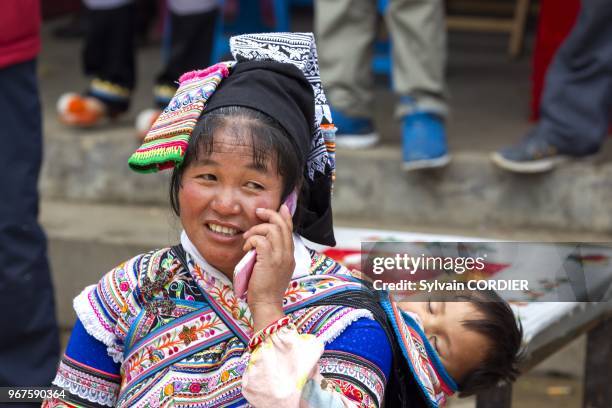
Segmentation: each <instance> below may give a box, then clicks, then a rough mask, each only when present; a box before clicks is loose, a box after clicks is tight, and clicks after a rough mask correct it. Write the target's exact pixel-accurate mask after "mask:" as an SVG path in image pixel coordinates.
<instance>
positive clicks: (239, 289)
mask: <svg viewBox="0 0 612 408" xmlns="http://www.w3.org/2000/svg"><path fill="white" fill-rule="evenodd" d="M283 204H285V205H287V207H288V208H289V212H290V213H291V215H293V214H295V208H296V206H297V193H296V192H295V190H294V191H293V192H291V194H289V197H287V199H286V200H285V202H284V203H283ZM256 261H257V252H255V250H254V249H251V250H250V251H249V252H247V253H246V255H244V256H243V257H242V259H241V260H240V262H238V264H237V265H236V267H235V268H234V295H235V296H236V297H243V296H244V295H245V294H246V291H247V288H248V287H249V280H250V279H251V274H252V273H253V267H254V266H255V262H256Z"/></svg>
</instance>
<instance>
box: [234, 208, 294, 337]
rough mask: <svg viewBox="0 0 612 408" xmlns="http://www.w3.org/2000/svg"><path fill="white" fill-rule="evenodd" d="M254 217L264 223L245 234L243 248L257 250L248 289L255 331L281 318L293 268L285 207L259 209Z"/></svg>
mask: <svg viewBox="0 0 612 408" xmlns="http://www.w3.org/2000/svg"><path fill="white" fill-rule="evenodd" d="M256 214H257V216H258V217H259V218H260V219H261V220H262V221H263V223H262V224H258V225H255V226H254V227H252V228H251V229H249V230H248V231H247V232H245V233H244V238H245V241H246V242H245V244H244V247H243V249H244V250H245V251H248V250H250V249H253V248H254V249H255V250H256V251H257V260H256V261H255V266H254V267H253V274H252V275H251V279H250V281H249V286H248V290H247V303H248V304H249V309H250V310H251V314H252V316H253V322H254V326H255V327H254V329H255V331H257V330H260V329H262V328H264V327H266V326H268V325H269V324H270V323H273V322H274V321H276V320H278V319H280V318H282V317H283V316H284V312H283V297H284V295H285V291H286V290H287V287H288V286H289V281H290V280H291V276H292V275H293V270H294V269H295V259H294V257H293V222H292V217H291V213H290V212H289V209H288V208H287V206H286V205H285V204H283V205H282V206H281V208H280V210H279V211H278V212H276V211H274V210H270V209H265V208H258V209H257V212H256Z"/></svg>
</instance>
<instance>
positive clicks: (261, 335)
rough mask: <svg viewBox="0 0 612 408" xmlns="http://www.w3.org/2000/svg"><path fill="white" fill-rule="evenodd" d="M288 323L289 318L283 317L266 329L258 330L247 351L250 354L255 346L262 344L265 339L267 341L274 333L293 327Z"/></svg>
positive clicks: (289, 321)
mask: <svg viewBox="0 0 612 408" xmlns="http://www.w3.org/2000/svg"><path fill="white" fill-rule="evenodd" d="M290 323H291V319H290V318H289V316H285V317H283V318H281V319H279V320H277V321H275V322H273V323H271V324H269V325H268V326H267V327H264V328H263V329H261V330H259V331H258V332H257V333H255V334H254V335H253V338H252V339H251V340H250V341H249V348H248V350H249V351H251V352H252V351H253V350H255V349H256V348H257V346H259V345H260V344H261V343H263V342H264V340H265V339H267V338H268V337H270V336H271V335H273V334H274V333H276V332H278V331H279V330H280V329H282V328H283V327H289V326H293V325H290ZM289 328H291V327H289ZM293 328H295V327H293Z"/></svg>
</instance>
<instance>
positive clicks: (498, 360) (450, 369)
mask: <svg viewBox="0 0 612 408" xmlns="http://www.w3.org/2000/svg"><path fill="white" fill-rule="evenodd" d="M439 299H440V300H444V301H434V300H432V299H431V298H430V299H429V300H423V301H418V302H410V301H395V300H393V298H392V297H389V295H388V294H384V295H383V299H382V301H381V304H382V306H383V309H384V310H385V312H386V314H387V317H388V318H389V321H390V323H391V326H392V328H393V331H394V334H395V340H396V341H397V343H398V344H397V345H398V346H399V348H400V349H401V352H402V355H403V357H404V361H403V363H406V365H407V368H408V371H409V372H408V373H407V374H408V376H407V377H406V378H407V379H408V380H411V379H412V378H414V379H416V385H417V386H418V388H419V389H420V390H421V392H422V393H423V394H424V397H425V398H426V399H429V400H430V402H432V403H434V404H435V405H441V404H443V400H444V399H445V396H447V395H451V394H452V393H454V392H455V391H459V393H460V396H462V397H463V396H468V395H472V394H474V393H476V392H478V391H480V390H483V389H487V388H489V387H492V386H494V385H495V384H497V383H498V382H499V381H513V380H514V379H515V378H516V375H517V374H518V370H517V361H518V360H519V358H520V357H519V354H520V348H521V341H522V328H521V325H520V323H518V322H517V320H516V318H515V316H514V313H513V312H512V309H511V308H510V306H509V305H508V303H507V302H505V301H504V300H503V299H502V298H501V297H499V295H497V294H496V293H495V292H493V291H463V292H456V293H453V294H447V295H446V296H445V297H444V298H442V297H439ZM403 368H404V369H406V367H405V366H403ZM404 371H406V370H404Z"/></svg>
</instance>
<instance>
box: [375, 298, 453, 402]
mask: <svg viewBox="0 0 612 408" xmlns="http://www.w3.org/2000/svg"><path fill="white" fill-rule="evenodd" d="M381 306H382V308H383V309H384V311H385V313H386V314H387V317H388V318H389V322H390V323H391V327H392V328H393V331H394V333H395V336H396V339H397V341H398V344H399V346H400V349H401V351H402V354H403V355H404V358H405V360H406V363H407V364H408V367H409V368H410V371H411V372H412V375H413V376H414V379H415V380H416V382H417V384H418V385H419V387H420V388H421V390H422V391H423V394H424V396H425V397H426V399H427V402H428V404H429V406H430V407H432V408H438V407H440V406H443V405H444V403H445V401H446V396H450V395H452V394H453V393H454V392H455V391H457V385H456V384H455V381H453V379H452V378H451V377H450V375H449V374H448V373H447V372H446V369H445V368H444V366H443V365H442V363H441V362H440V361H439V359H438V357H437V355H436V352H435V350H434V349H433V347H432V346H431V344H429V341H428V340H427V336H425V333H424V332H423V331H422V330H421V328H420V327H419V325H418V324H417V323H416V322H415V320H414V319H413V318H412V317H411V316H410V315H408V314H407V313H404V312H402V311H401V310H400V309H399V308H398V307H397V304H396V303H395V302H394V301H392V299H391V298H390V297H389V294H388V293H384V294H383V295H382V299H381Z"/></svg>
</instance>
